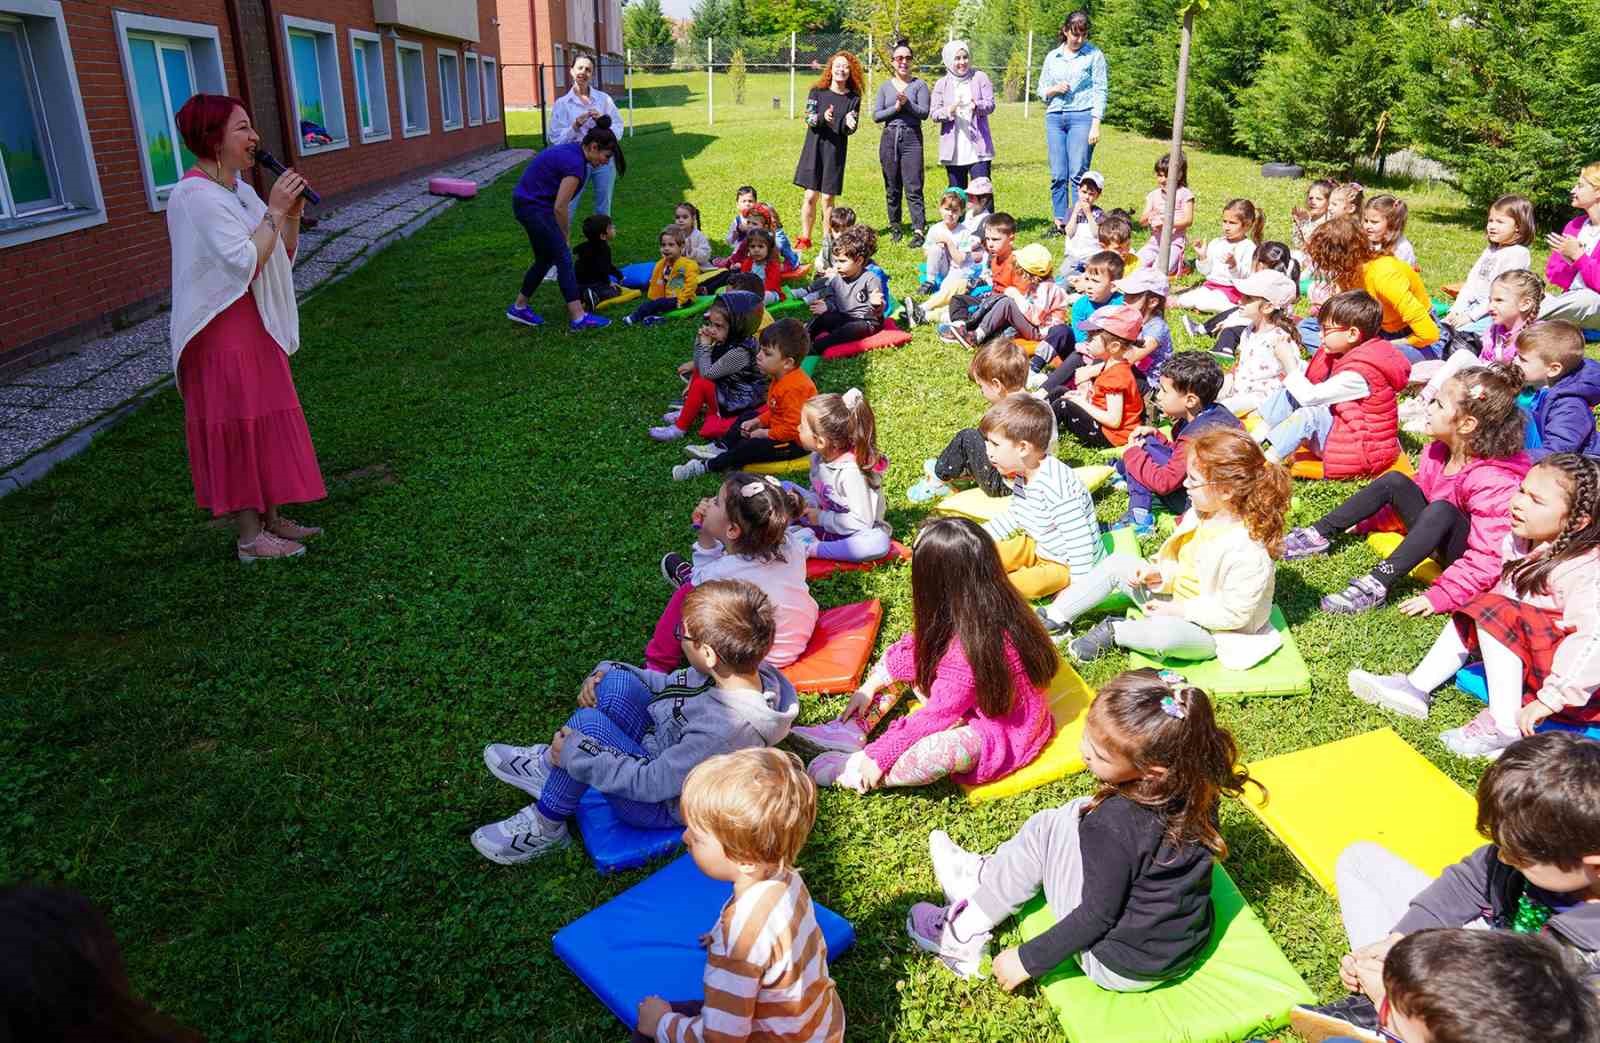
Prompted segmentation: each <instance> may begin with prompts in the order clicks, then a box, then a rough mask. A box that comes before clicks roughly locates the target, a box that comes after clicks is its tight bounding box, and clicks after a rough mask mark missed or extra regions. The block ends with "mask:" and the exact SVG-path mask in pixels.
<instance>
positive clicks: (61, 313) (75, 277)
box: [0, 0, 505, 370]
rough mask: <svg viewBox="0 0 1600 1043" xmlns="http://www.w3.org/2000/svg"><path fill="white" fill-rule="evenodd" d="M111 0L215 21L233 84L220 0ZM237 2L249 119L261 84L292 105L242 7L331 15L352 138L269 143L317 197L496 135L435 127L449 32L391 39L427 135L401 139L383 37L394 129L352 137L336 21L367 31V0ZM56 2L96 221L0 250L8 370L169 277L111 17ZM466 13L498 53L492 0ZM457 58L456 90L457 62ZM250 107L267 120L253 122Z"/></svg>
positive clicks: (262, 109)
mask: <svg viewBox="0 0 1600 1043" xmlns="http://www.w3.org/2000/svg"><path fill="white" fill-rule="evenodd" d="M114 6H115V9H118V10H123V11H130V12H135V13H139V14H149V15H155V16H159V17H163V18H176V19H183V20H185V21H192V22H203V23H206V24H208V25H214V26H216V27H217V30H218V33H219V34H220V37H221V39H220V43H221V49H222V57H223V66H224V70H225V72H226V75H227V82H228V86H229V89H230V90H231V91H233V92H234V93H236V94H237V93H239V92H240V90H241V79H240V75H239V69H238V68H237V65H236V62H235V60H234V40H233V35H232V32H231V31H230V27H229V24H228V17H227V11H226V8H225V5H224V4H223V3H222V2H221V0H116V2H115V5H114ZM239 6H240V9H241V17H242V18H243V19H245V21H246V24H245V25H244V26H243V31H242V33H241V35H242V36H243V38H244V40H245V43H246V62H247V64H249V65H250V66H251V67H252V68H251V75H250V76H249V77H247V80H248V83H249V86H250V93H251V95H252V97H251V102H252V105H253V107H254V108H256V109H257V113H256V116H257V121H258V122H261V123H264V124H269V123H275V122H276V115H275V114H273V113H271V112H270V110H271V109H272V105H271V104H270V100H271V99H270V96H269V95H268V91H269V90H271V89H274V86H275V89H276V100H277V103H278V105H279V106H281V107H282V111H284V112H292V111H293V107H292V102H291V99H290V97H289V86H288V79H287V77H286V76H270V75H266V76H264V75H263V73H262V71H261V70H262V69H263V68H267V69H271V68H272V65H271V61H270V54H269V44H268V41H267V37H266V33H265V32H264V31H262V30H263V29H264V26H263V25H262V24H261V22H260V21H256V22H255V23H254V24H252V23H251V19H252V17H254V18H256V19H260V18H261V17H262V15H263V14H264V13H265V11H267V10H271V11H272V12H273V13H274V14H275V15H279V16H281V15H285V14H288V15H295V16H299V17H304V18H315V19H318V20H321V21H327V22H333V23H334V24H335V26H336V29H337V33H338V43H339V48H340V54H339V67H340V72H341V77H340V79H341V82H342V88H343V91H344V105H345V111H346V113H347V114H349V118H348V119H347V122H348V123H349V124H350V125H351V126H350V140H351V144H350V146H349V147H348V148H345V149H341V150H339V151H336V152H330V153H325V154H322V155H318V156H310V157H306V158H305V159H304V160H303V161H302V160H298V159H297V158H296V157H295V156H294V154H293V150H292V149H285V150H283V151H280V152H279V153H278V157H279V158H280V159H282V160H283V161H284V162H285V163H289V164H292V165H295V166H297V167H298V169H300V170H301V171H302V172H303V173H304V174H305V175H306V176H307V178H308V179H309V180H310V181H311V183H312V184H313V185H314V186H315V187H316V188H317V190H318V191H319V192H320V193H322V195H323V197H324V199H325V200H333V201H336V199H337V197H339V196H349V195H351V194H357V193H359V192H360V190H361V189H362V188H363V187H364V186H366V185H370V184H376V183H382V182H386V181H393V180H395V179H396V178H397V177H399V176H401V175H403V174H405V173H406V172H407V171H411V170H415V169H420V168H425V167H431V166H435V165H438V164H442V163H445V162H447V161H449V160H450V159H452V158H454V157H457V156H461V155H465V154H468V153H472V152H478V151H482V150H484V149H486V148H491V147H495V146H498V145H499V144H501V143H502V142H503V140H504V136H505V124H504V122H503V118H502V121H501V122H495V123H484V124H482V125H481V126H477V127H473V126H466V125H463V126H462V128H461V129H460V130H453V131H450V132H448V133H445V132H444V131H443V130H442V128H441V120H440V108H439V82H438V63H437V61H436V60H435V54H436V53H437V49H438V48H439V47H444V48H447V49H455V50H460V45H459V44H457V43H456V42H455V41H450V40H442V39H436V38H432V37H428V36H424V35H419V34H416V33H410V32H404V31H402V32H401V34H400V35H401V38H402V39H405V40H411V41H416V42H420V43H421V44H423V65H424V69H425V71H426V76H427V83H428V102H429V115H430V117H431V124H432V127H431V131H430V133H428V134H427V135H425V136H420V137H415V138H407V137H404V136H403V135H402V133H401V128H400V123H399V114H400V101H399V96H398V93H397V92H398V85H397V80H396V69H395V57H394V46H393V42H392V41H390V40H388V39H387V38H385V39H384V41H383V61H384V77H385V80H386V84H387V89H388V95H389V113H390V122H391V125H392V129H393V133H392V136H391V137H390V140H388V141H385V142H379V143H375V144H372V145H364V144H361V141H360V134H359V128H358V127H357V126H356V122H355V118H354V114H355V112H356V111H357V109H356V98H355V88H354V85H353V84H352V82H351V60H350V50H349V36H348V33H347V32H346V30H348V29H350V28H358V29H366V30H372V31H375V30H376V26H375V25H374V24H373V20H372V15H373V10H372V2H371V0H276V2H273V3H271V4H270V7H269V5H268V4H266V3H261V2H260V0H245V2H243V3H241V4H240V5H239ZM63 8H64V10H65V17H66V24H67V31H68V34H69V38H70V40H71V44H72V55H73V59H74V61H75V63H76V65H77V74H78V84H79V87H80V89H81V92H82V94H83V106H84V115H85V118H86V119H87V122H88V126H89V136H90V138H91V140H92V141H93V143H94V154H95V165H96V170H97V173H98V176H99V179H100V188H101V191H102V192H103V193H104V196H105V203H106V217H107V221H106V223H105V224H103V225H99V226H97V227H94V228H90V229H86V230H83V231H79V232H72V233H68V234H65V235H59V236H55V237H52V238H48V239H43V240H39V241H37V242H33V243H28V244H25V245H22V246H15V247H11V248H8V249H3V250H0V286H4V287H5V288H6V289H5V307H4V308H3V309H0V370H5V369H9V368H11V366H13V365H15V364H17V363H18V361H19V360H20V359H21V357H22V356H24V355H26V356H30V357H31V356H33V355H35V354H36V353H39V352H43V351H48V350H49V349H51V348H52V347H58V346H61V345H65V344H70V343H71V342H72V341H74V340H76V339H80V338H81V337H83V336H86V335H93V334H96V333H98V332H100V331H103V330H104V329H106V328H107V327H109V326H110V325H111V324H112V323H113V322H114V321H116V320H117V319H119V318H123V317H127V318H137V317H140V316H142V315H144V314H148V313H149V312H151V311H153V310H154V309H155V307H156V306H157V305H158V304H159V303H160V302H161V301H162V300H163V299H164V298H165V296H166V294H167V291H168V289H169V282H170V279H171V260H170V256H169V253H168V249H167V229H166V214H165V213H152V212H151V211H150V208H149V203H148V201H147V200H146V198H145V191H144V181H143V177H142V175H141V172H140V166H139V153H138V143H137V141H136V138H135V131H134V126H133V117H132V114H131V113H130V111H129V107H128V90H127V86H126V85H125V84H124V82H123V76H122V60H121V55H120V52H119V50H118V47H117V40H116V35H115V29H114V25H113V22H112V11H113V3H108V2H105V0H87V2H80V3H68V4H64V5H63ZM478 12H479V20H480V28H479V32H480V37H479V41H478V43H477V44H475V45H474V46H475V49H476V50H477V51H478V53H479V54H482V55H488V56H490V57H495V58H498V57H499V55H500V44H499V34H498V30H497V29H496V27H495V26H494V25H492V24H491V23H490V18H491V17H492V16H493V15H494V13H495V7H494V0H479V3H478ZM272 32H273V33H274V34H276V45H277V49H278V50H279V51H280V52H281V51H282V50H283V45H282V32H281V23H279V22H278V21H277V20H276V19H274V21H273V24H272ZM462 70H463V86H462V89H463V92H464V91H465V76H464V73H465V66H464V64H463V66H462ZM502 80H503V76H502ZM274 81H275V84H274ZM463 113H465V96H464V94H463ZM263 115H266V116H268V119H267V120H263V119H262V118H261V117H262V116H263ZM463 123H465V120H463ZM263 130H264V131H265V132H266V133H265V137H266V139H267V140H269V141H272V140H276V139H278V138H280V137H281V133H280V132H279V130H278V128H277V127H276V126H270V127H269V126H264V127H263ZM8 364H10V365H8Z"/></svg>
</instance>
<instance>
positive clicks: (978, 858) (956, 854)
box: [928, 829, 983, 905]
mask: <svg viewBox="0 0 1600 1043" xmlns="http://www.w3.org/2000/svg"><path fill="white" fill-rule="evenodd" d="M928 855H929V856H930V857H931V858H932V859H933V876H934V879H936V880H938V881H939V886H940V887H942V888H944V897H945V899H946V900H947V901H948V902H949V903H950V904H951V905H956V904H958V903H960V902H964V901H966V900H967V899H968V898H971V897H972V895H973V892H975V891H977V890H978V870H980V869H982V868H983V856H982V855H980V854H977V853H975V852H972V851H968V850H966V849H965V848H963V847H962V846H961V845H960V844H957V843H956V842H955V841H954V840H951V839H950V834H948V833H946V832H945V831H944V830H942V829H936V830H934V831H933V832H932V833H929V834H928Z"/></svg>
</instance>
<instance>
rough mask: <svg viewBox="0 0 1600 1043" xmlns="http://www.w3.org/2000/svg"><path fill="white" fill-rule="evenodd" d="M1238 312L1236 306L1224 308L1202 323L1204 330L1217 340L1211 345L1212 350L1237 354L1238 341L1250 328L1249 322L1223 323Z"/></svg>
mask: <svg viewBox="0 0 1600 1043" xmlns="http://www.w3.org/2000/svg"><path fill="white" fill-rule="evenodd" d="M1238 313H1239V309H1238V308H1237V307H1232V308H1225V309H1223V310H1222V311H1219V312H1217V313H1216V314H1215V315H1213V316H1211V318H1209V319H1207V320H1206V321H1205V322H1204V323H1203V324H1202V325H1204V326H1205V328H1206V332H1207V333H1209V334H1211V335H1212V336H1213V337H1215V338H1216V339H1217V342H1216V343H1215V344H1213V345H1212V350H1214V351H1220V352H1224V353H1226V354H1229V355H1237V354H1239V342H1240V341H1241V340H1243V339H1244V335H1245V332H1246V331H1247V330H1249V329H1250V325H1249V323H1243V322H1235V323H1231V324H1229V325H1223V323H1225V322H1226V321H1227V320H1228V319H1231V318H1234V317H1235V316H1236V315H1238Z"/></svg>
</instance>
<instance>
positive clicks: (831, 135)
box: [794, 51, 866, 250]
mask: <svg viewBox="0 0 1600 1043" xmlns="http://www.w3.org/2000/svg"><path fill="white" fill-rule="evenodd" d="M865 89H866V87H865V81H864V80H863V78H862V75H861V63H860V62H859V61H857V60H856V56H855V55H853V54H851V53H850V52H849V51H839V52H838V53H836V54H835V55H834V56H833V57H832V58H829V59H828V64H827V66H826V67H825V68H824V69H823V71H822V77H821V78H820V79H819V80H817V82H816V85H815V86H813V87H812V88H811V93H809V94H807V95H806V143H805V147H804V148H802V149H801V150H800V163H799V165H798V166H796V167H795V169H794V183H795V184H796V185H798V186H800V187H801V188H803V189H805V190H806V194H805V199H804V200H803V201H802V202H801V204H800V238H799V240H798V241H797V242H796V243H795V246H796V247H797V248H799V249H801V250H809V249H810V248H811V229H812V227H813V226H814V225H815V224H816V221H817V197H818V196H821V197H822V220H823V222H824V223H826V222H827V220H828V212H829V211H831V210H832V209H833V197H834V196H836V195H838V194H839V193H840V192H843V191H844V161H845V155H846V152H847V150H848V145H849V136H850V135H851V134H854V133H855V132H856V124H857V123H858V122H859V120H860V119H861V94H862V91H863V90H865Z"/></svg>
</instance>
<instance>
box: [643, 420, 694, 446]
mask: <svg viewBox="0 0 1600 1043" xmlns="http://www.w3.org/2000/svg"><path fill="white" fill-rule="evenodd" d="M686 434H688V432H687V431H685V430H684V429H683V428H681V427H679V426H678V425H677V424H662V425H661V426H660V427H652V428H651V429H650V437H651V438H654V439H655V440H656V441H657V442H675V441H677V440H678V439H680V438H682V437H683V436H684V435H686Z"/></svg>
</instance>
